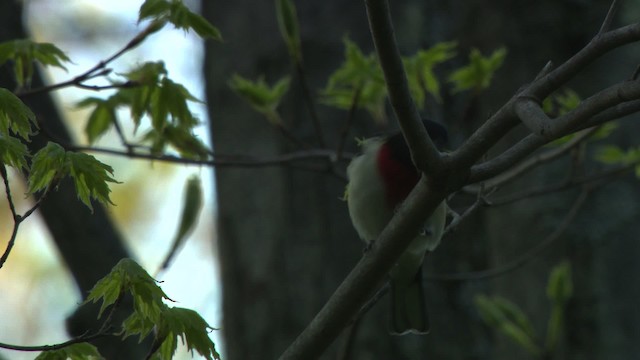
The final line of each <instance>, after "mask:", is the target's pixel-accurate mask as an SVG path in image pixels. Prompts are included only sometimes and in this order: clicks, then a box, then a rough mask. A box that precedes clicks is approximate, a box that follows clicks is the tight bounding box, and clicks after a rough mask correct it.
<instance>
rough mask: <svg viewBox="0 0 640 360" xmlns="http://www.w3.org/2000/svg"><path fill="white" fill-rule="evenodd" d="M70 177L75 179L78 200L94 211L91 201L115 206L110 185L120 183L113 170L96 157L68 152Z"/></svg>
mask: <svg viewBox="0 0 640 360" xmlns="http://www.w3.org/2000/svg"><path fill="white" fill-rule="evenodd" d="M67 161H68V163H69V175H71V177H72V178H73V183H74V185H75V187H76V193H77V194H78V198H79V199H80V201H82V202H83V203H84V204H85V205H87V207H88V208H89V209H91V210H92V211H93V207H92V206H91V199H94V200H97V201H99V202H100V203H102V204H105V205H107V204H113V203H112V202H111V200H110V199H109V193H110V192H111V189H109V185H108V184H107V183H110V182H111V183H118V182H117V181H116V180H115V179H114V178H112V177H111V175H113V169H112V168H111V166H109V165H106V164H104V163H102V162H100V161H98V159H96V158H95V157H93V156H91V155H88V154H85V153H81V152H67ZM110 174H111V175H110Z"/></svg>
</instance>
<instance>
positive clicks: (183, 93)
mask: <svg viewBox="0 0 640 360" xmlns="http://www.w3.org/2000/svg"><path fill="white" fill-rule="evenodd" d="M157 94H158V95H157V98H156V97H154V96H152V101H151V107H152V108H153V107H154V106H157V107H162V108H164V109H166V110H165V113H164V116H165V117H166V116H167V115H170V116H171V120H172V123H173V124H175V125H177V126H180V127H184V128H189V129H190V128H192V127H194V126H196V125H198V124H199V121H198V119H196V118H195V117H194V116H193V114H192V113H191V111H190V110H189V106H188V102H189V101H192V102H201V101H200V100H198V99H197V98H196V97H195V96H193V95H192V94H191V93H190V92H189V91H188V90H187V89H186V88H185V87H184V86H182V85H181V84H178V83H175V82H173V81H172V80H171V79H169V78H166V77H165V78H164V79H162V81H161V82H160V87H159V88H158V89H157ZM154 99H157V100H156V101H157V102H154ZM152 114H153V111H152ZM158 116H162V115H158Z"/></svg>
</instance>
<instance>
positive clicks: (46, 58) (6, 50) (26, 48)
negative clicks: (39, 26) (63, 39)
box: [0, 39, 71, 87]
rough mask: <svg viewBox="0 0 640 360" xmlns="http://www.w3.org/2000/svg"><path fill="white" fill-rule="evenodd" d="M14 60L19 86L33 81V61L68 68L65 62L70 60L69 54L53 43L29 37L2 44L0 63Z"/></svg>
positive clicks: (0, 46)
mask: <svg viewBox="0 0 640 360" xmlns="http://www.w3.org/2000/svg"><path fill="white" fill-rule="evenodd" d="M9 60H13V62H14V76H15V78H16V82H17V83H18V86H20V87H22V86H24V85H27V84H29V83H30V82H31V78H32V76H33V71H34V69H33V63H34V62H35V61H37V62H39V63H40V64H42V65H45V66H54V67H59V68H61V69H64V70H66V68H65V67H64V65H63V63H65V62H70V61H71V60H69V58H68V57H67V55H66V54H65V53H64V52H63V51H62V50H60V49H59V48H57V47H56V46H55V45H53V44H49V43H37V42H34V41H31V40H28V39H21V40H11V41H7V42H4V43H1V44H0V65H2V64H4V63H5V62H7V61H9Z"/></svg>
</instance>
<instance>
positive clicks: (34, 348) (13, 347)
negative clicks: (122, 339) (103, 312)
mask: <svg viewBox="0 0 640 360" xmlns="http://www.w3.org/2000/svg"><path fill="white" fill-rule="evenodd" d="M105 336H117V334H105V333H97V334H93V335H82V336H79V337H77V338H74V339H71V340H69V341H65V342H62V343H59V344H53V345H34V346H24V345H13V344H6V343H0V348H3V349H8V350H17V351H51V350H59V349H63V348H66V347H69V346H71V345H75V344H80V343H83V342H89V341H91V340H95V339H98V338H101V337H105Z"/></svg>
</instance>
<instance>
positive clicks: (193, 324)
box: [85, 259, 220, 360]
mask: <svg viewBox="0 0 640 360" xmlns="http://www.w3.org/2000/svg"><path fill="white" fill-rule="evenodd" d="M125 294H130V295H131V296H132V298H133V313H132V314H131V315H130V316H129V317H128V318H127V319H126V320H125V321H124V322H123V323H122V331H121V335H122V337H123V338H126V337H129V336H135V335H137V336H139V339H140V341H142V340H143V339H144V338H145V337H147V336H149V335H150V334H151V333H152V332H153V333H154V334H153V336H154V339H155V341H154V348H153V350H155V353H154V355H153V359H159V360H169V359H171V358H172V357H173V355H174V353H175V351H176V349H177V345H178V342H177V341H178V338H180V339H181V340H182V342H183V343H184V344H186V346H187V349H188V350H189V351H194V350H195V351H196V352H198V353H199V354H200V355H201V356H203V357H204V358H205V359H208V360H213V359H220V355H219V354H218V352H217V351H216V349H215V345H214V344H213V342H212V341H211V339H210V338H209V335H208V334H209V332H210V331H211V330H213V328H212V327H211V326H209V325H208V324H207V322H206V321H205V320H204V319H203V318H202V317H201V316H200V315H198V313H196V312H195V311H193V310H189V309H184V308H179V307H170V306H168V305H166V304H165V302H164V301H165V300H169V301H170V300H171V299H170V298H169V297H168V296H167V294H165V292H164V291H163V290H162V289H161V288H160V287H159V286H158V283H157V281H156V280H155V279H153V278H152V277H151V276H150V275H149V274H148V273H147V272H146V271H145V270H144V269H143V268H142V267H141V266H140V265H138V264H137V263H136V262H135V261H133V260H131V259H123V260H121V261H120V262H119V263H118V264H116V266H114V268H113V269H112V270H111V272H110V273H109V274H108V275H107V276H105V277H104V278H102V279H101V280H100V281H98V282H97V283H96V285H95V286H94V287H93V289H92V290H91V291H90V293H89V296H88V297H87V299H86V301H85V302H86V303H88V302H93V303H96V302H98V301H101V302H102V304H101V306H100V312H99V315H98V317H102V315H103V314H104V312H105V310H107V309H108V308H109V307H115V306H117V304H118V301H119V300H120V299H121V298H122V297H123V296H124V295H125Z"/></svg>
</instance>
